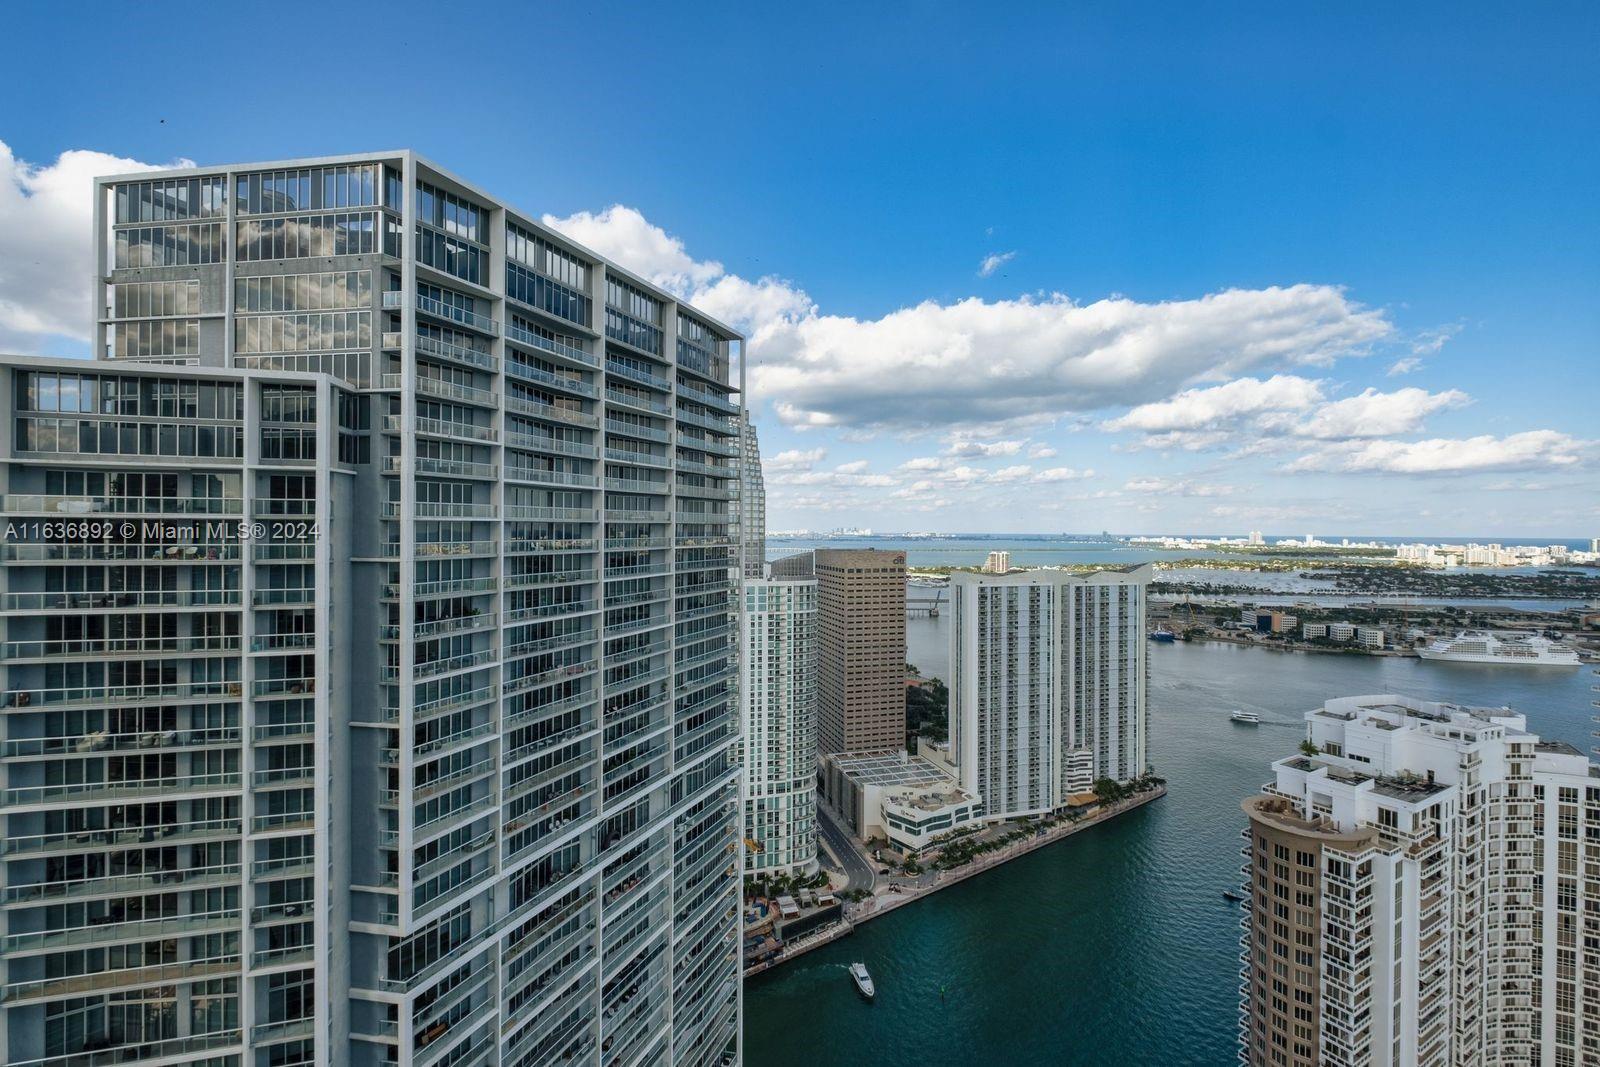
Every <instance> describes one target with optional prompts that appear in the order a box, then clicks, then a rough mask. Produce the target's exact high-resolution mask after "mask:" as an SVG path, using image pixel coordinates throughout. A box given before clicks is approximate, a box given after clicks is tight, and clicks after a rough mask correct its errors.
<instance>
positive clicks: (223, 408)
mask: <svg viewBox="0 0 1600 1067" xmlns="http://www.w3.org/2000/svg"><path fill="white" fill-rule="evenodd" d="M17 374H18V382H17V395H18V400H19V402H18V405H17V406H18V408H19V409H20V410H24V411H71V412H90V413H96V412H98V413H99V414H102V415H142V416H146V417H149V418H164V419H173V418H183V419H239V418H243V417H244V408H243V404H242V394H241V393H240V391H239V386H238V385H237V384H236V383H234V382H208V381H190V380H180V379H176V378H145V377H124V376H121V375H115V374H60V373H57V372H55V371H18V372H17Z"/></svg>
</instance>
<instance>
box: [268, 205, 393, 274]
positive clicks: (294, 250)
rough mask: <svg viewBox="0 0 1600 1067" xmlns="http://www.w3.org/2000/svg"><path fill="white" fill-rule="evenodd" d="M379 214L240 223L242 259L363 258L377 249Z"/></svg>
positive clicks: (307, 216)
mask: <svg viewBox="0 0 1600 1067" xmlns="http://www.w3.org/2000/svg"><path fill="white" fill-rule="evenodd" d="M377 218H378V217H377V213H376V212H372V211H360V212H348V213H340V214H336V215H303V216H301V217H299V218H292V219H259V220H255V221H251V222H241V223H239V224H238V238H239V247H238V258H239V260H240V261H241V262H250V261H253V260H263V259H300V258H305V257H310V256H363V255H371V254H372V253H373V252H375V251H376V250H377V247H378V246H377V232H378V231H377Z"/></svg>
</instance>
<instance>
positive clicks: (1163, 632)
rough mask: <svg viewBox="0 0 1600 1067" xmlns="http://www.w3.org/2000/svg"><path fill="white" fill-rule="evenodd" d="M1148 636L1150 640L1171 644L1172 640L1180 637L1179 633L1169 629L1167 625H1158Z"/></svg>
mask: <svg viewBox="0 0 1600 1067" xmlns="http://www.w3.org/2000/svg"><path fill="white" fill-rule="evenodd" d="M1147 636H1148V637H1149V638H1150V640H1152V641H1155V642H1157V643H1158V644H1163V645H1170V644H1172V642H1174V641H1176V640H1177V639H1178V635H1177V634H1175V633H1173V632H1172V631H1171V630H1169V629H1167V628H1166V627H1165V626H1157V627H1156V628H1155V629H1154V630H1151V631H1150V633H1149V634H1148V635H1147Z"/></svg>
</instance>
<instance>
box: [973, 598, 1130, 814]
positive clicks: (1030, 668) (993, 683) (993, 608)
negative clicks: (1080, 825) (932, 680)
mask: <svg viewBox="0 0 1600 1067" xmlns="http://www.w3.org/2000/svg"><path fill="white" fill-rule="evenodd" d="M1149 580H1150V568H1149V567H1141V568H1139V569H1138V570H1135V571H1132V572H1128V573H1121V572H1114V571H1105V572H1101V573H1098V574H1091V575H1087V576H1079V575H1071V574H1067V573H1064V572H1062V571H1024V572H1021V573H1017V574H1005V575H1000V574H967V573H957V574H955V575H953V576H952V580H951V585H950V589H951V614H952V622H951V630H950V666H951V681H950V751H951V758H952V759H953V760H954V761H955V764H956V766H957V767H958V768H959V770H960V779H961V786H962V788H963V789H965V790H966V791H967V792H969V793H974V794H977V795H979V796H981V797H982V798H983V804H984V812H985V814H987V815H989V816H993V817H1010V816H1016V815H1031V814H1038V813H1041V812H1048V811H1053V810H1056V809H1058V808H1062V807H1065V806H1066V805H1067V803H1068V802H1069V800H1070V799H1071V798H1072V797H1073V796H1074V795H1076V794H1082V793H1087V792H1089V791H1090V790H1091V789H1092V788H1093V785H1094V781H1095V779H1097V778H1112V779H1116V780H1117V781H1127V780H1129V779H1132V778H1137V777H1139V776H1140V775H1142V774H1144V772H1145V768H1146V763H1147V757H1146V749H1145V745H1146V738H1147V734H1148V711H1147V708H1146V703H1145V643H1146V642H1145V638H1144V620H1145V585H1146V583H1148V582H1149Z"/></svg>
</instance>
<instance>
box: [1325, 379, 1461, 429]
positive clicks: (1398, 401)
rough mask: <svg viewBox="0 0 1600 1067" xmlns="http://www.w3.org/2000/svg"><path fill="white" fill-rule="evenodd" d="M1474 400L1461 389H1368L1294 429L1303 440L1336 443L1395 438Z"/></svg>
mask: <svg viewBox="0 0 1600 1067" xmlns="http://www.w3.org/2000/svg"><path fill="white" fill-rule="evenodd" d="M1470 403H1472V398H1471V397H1469V396H1468V395H1467V394H1466V393H1463V392H1462V391H1461V390H1459V389H1450V390H1447V391H1445V392H1443V393H1430V392H1428V391H1427V390H1426V389H1417V388H1408V389H1398V390H1396V391H1395V392H1392V393H1380V392H1378V390H1376V389H1367V390H1366V391H1364V392H1362V393H1360V394H1358V395H1356V396H1347V397H1345V398H1344V399H1343V400H1334V401H1331V402H1329V403H1327V404H1323V405H1322V406H1321V407H1319V408H1317V410H1316V411H1315V412H1314V413H1313V414H1312V416H1311V417H1310V418H1309V419H1307V420H1306V421H1305V422H1303V423H1301V424H1300V425H1298V426H1296V427H1294V433H1295V434H1296V435H1297V436H1300V437H1316V438H1321V439H1324V440H1333V439H1340V438H1352V437H1392V436H1394V435H1396V434H1404V433H1414V432H1416V431H1417V430H1419V429H1421V428H1422V423H1423V420H1424V419H1426V418H1427V417H1428V416H1429V415H1431V414H1433V413H1434V412H1436V411H1444V410H1446V409H1449V408H1459V407H1464V406H1466V405H1467V404H1470Z"/></svg>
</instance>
